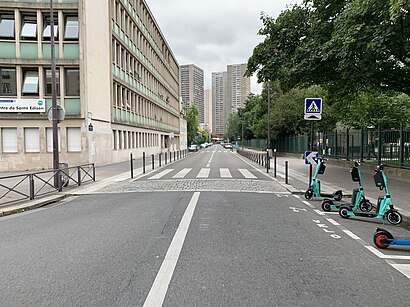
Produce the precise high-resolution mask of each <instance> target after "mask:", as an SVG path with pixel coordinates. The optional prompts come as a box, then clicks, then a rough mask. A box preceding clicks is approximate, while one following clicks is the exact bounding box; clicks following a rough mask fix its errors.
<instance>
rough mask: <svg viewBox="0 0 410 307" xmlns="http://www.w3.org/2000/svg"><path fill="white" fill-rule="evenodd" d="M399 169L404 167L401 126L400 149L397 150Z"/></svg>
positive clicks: (402, 131)
mask: <svg viewBox="0 0 410 307" xmlns="http://www.w3.org/2000/svg"><path fill="white" fill-rule="evenodd" d="M399 167H400V168H403V167H404V129H403V124H400V149H399Z"/></svg>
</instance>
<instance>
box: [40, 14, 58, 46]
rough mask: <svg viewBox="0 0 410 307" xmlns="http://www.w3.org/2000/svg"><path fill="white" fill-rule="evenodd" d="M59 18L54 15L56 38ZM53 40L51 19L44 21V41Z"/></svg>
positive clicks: (47, 18)
mask: <svg viewBox="0 0 410 307" xmlns="http://www.w3.org/2000/svg"><path fill="white" fill-rule="evenodd" d="M57 20H58V17H57V15H54V37H55V38H57V37H58V21H57ZM50 38H51V21H50V17H46V18H45V19H44V31H43V39H46V40H49V39H50Z"/></svg>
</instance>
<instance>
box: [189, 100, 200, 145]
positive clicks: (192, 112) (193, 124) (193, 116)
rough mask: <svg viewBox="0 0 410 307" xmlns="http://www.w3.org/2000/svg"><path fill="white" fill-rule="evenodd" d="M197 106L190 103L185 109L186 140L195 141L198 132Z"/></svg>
mask: <svg viewBox="0 0 410 307" xmlns="http://www.w3.org/2000/svg"><path fill="white" fill-rule="evenodd" d="M198 117H199V115H198V107H197V105H195V104H191V105H190V106H189V108H188V109H187V117H186V120H187V130H188V131H187V134H188V142H189V143H191V142H193V141H195V137H196V136H197V132H198V125H199V119H198Z"/></svg>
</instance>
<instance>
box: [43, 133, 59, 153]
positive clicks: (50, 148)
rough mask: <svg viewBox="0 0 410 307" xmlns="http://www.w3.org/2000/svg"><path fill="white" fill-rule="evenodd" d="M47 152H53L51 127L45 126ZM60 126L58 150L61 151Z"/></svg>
mask: <svg viewBox="0 0 410 307" xmlns="http://www.w3.org/2000/svg"><path fill="white" fill-rule="evenodd" d="M46 138H47V152H53V128H46ZM60 140H61V136H60V128H58V151H59V152H60V151H61V141H60Z"/></svg>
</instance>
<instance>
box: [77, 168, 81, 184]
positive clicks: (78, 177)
mask: <svg viewBox="0 0 410 307" xmlns="http://www.w3.org/2000/svg"><path fill="white" fill-rule="evenodd" d="M77 179H78V180H77V181H78V186H80V185H81V167H79V166H77Z"/></svg>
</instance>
